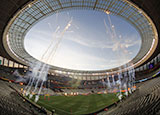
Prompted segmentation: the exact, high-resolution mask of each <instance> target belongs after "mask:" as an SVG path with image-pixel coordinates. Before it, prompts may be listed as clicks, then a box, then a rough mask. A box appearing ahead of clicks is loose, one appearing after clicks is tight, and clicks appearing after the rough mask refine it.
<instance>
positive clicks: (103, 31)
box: [24, 10, 141, 70]
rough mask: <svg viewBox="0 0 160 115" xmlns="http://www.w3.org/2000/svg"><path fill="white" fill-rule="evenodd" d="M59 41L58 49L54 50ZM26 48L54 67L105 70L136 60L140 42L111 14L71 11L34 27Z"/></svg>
mask: <svg viewBox="0 0 160 115" xmlns="http://www.w3.org/2000/svg"><path fill="white" fill-rule="evenodd" d="M109 18H110V19H111V23H110V22H109ZM110 25H111V26H110ZM66 27H68V28H67V29H66V30H65V28H66ZM113 31H115V33H116V34H114V32H113ZM60 39H61V41H60V43H59V44H58V47H57V49H56V50H53V49H54V48H55V45H56V44H57V42H58V41H59V40H60ZM52 41H53V43H52ZM51 43H52V45H51ZM24 45H25V49H26V50H27V52H28V53H29V54H30V55H32V56H33V57H35V58H36V59H38V60H42V61H44V62H46V63H49V64H51V65H54V66H58V67H63V68H69V69H78V70H104V69H110V68H114V67H118V66H120V65H123V64H125V63H127V62H128V61H129V60H131V59H133V58H134V57H135V56H136V55H137V53H138V51H139V49H140V46H141V38H140V36H139V34H138V32H137V31H136V29H135V28H134V27H133V26H132V25H130V24H129V23H128V22H126V21H125V20H124V19H122V18H120V17H117V16H113V15H111V14H109V17H108V15H107V14H106V13H104V12H99V11H92V10H68V11H63V12H57V13H55V14H53V15H51V16H49V17H47V18H45V19H43V20H41V21H40V22H38V23H37V24H35V25H34V26H33V27H32V28H31V30H30V31H29V32H28V33H27V35H26V37H25V41H24ZM49 46H51V47H50V48H49V50H48V52H47V53H46V54H45V58H44V59H42V55H43V54H44V52H45V51H46V50H47V48H48V47H49ZM54 52H55V54H53V53H54ZM52 54H53V55H52Z"/></svg>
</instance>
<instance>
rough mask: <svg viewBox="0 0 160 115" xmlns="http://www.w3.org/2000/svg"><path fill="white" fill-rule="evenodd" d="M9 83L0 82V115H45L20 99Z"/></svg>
mask: <svg viewBox="0 0 160 115" xmlns="http://www.w3.org/2000/svg"><path fill="white" fill-rule="evenodd" d="M10 84H12V83H9V82H6V81H2V80H0V92H1V93H0V115H45V113H44V112H42V110H41V109H39V108H37V107H35V106H33V105H32V103H29V102H28V101H26V100H25V99H24V98H23V97H21V96H20V95H19V94H18V93H17V92H16V91H15V90H14V89H13V88H12V87H11V86H10Z"/></svg>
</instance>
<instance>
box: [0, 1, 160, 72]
mask: <svg viewBox="0 0 160 115" xmlns="http://www.w3.org/2000/svg"><path fill="white" fill-rule="evenodd" d="M129 1H131V2H133V3H134V4H135V5H134V4H132V3H130V2H129ZM159 4H160V1H159V0H152V1H150V0H145V1H144V0H119V1H117V0H112V1H110V0H108V2H106V1H103V0H86V1H85V2H84V1H83V0H55V1H53V0H14V1H12V0H7V1H6V0H2V1H1V4H0V15H1V18H0V40H1V42H0V53H1V55H2V56H3V57H6V58H8V59H10V60H13V61H16V62H19V63H22V64H27V63H28V62H29V61H31V62H33V61H35V60H36V59H35V58H33V57H31V56H30V55H29V54H28V53H27V52H26V51H25V49H24V46H23V40H24V36H25V34H26V32H27V31H28V30H29V29H30V28H31V27H32V26H33V25H34V24H35V23H37V21H39V20H41V19H42V18H44V17H45V16H47V15H51V14H53V13H55V11H57V10H65V9H68V8H74V9H78V8H87V9H92V10H101V11H105V12H106V11H107V12H108V11H109V12H111V13H113V14H115V15H119V16H122V17H123V18H124V19H126V20H127V21H129V22H130V23H132V24H133V26H135V27H136V29H137V30H138V31H139V33H140V35H141V37H142V47H141V50H140V52H139V53H138V55H137V56H136V57H135V58H134V59H133V60H132V62H133V63H136V62H138V61H139V60H141V59H142V58H143V57H144V56H145V55H146V54H147V53H148V51H149V50H150V48H151V46H152V43H153V39H155V45H154V46H153V49H152V50H151V53H150V54H149V55H148V56H146V58H145V59H144V60H143V61H142V62H140V63H138V64H137V65H136V66H140V65H141V64H143V63H145V62H147V61H149V60H150V59H152V58H153V57H154V56H156V55H157V54H158V53H159V49H158V47H159V46H160V44H159V42H157V41H156V40H157V38H156V37H157V33H156V30H158V33H160V26H159V25H160V21H159V20H160V15H159V13H160V8H159ZM137 6H138V7H137ZM143 11H145V13H144V12H143ZM150 18H151V19H152V20H151V19H150ZM152 21H153V23H154V24H153V23H152ZM154 25H155V26H154ZM155 27H156V28H157V29H156V28H155ZM8 38H9V39H8ZM156 43H158V47H156ZM155 48H156V50H155V51H154V49H155ZM153 51H154V52H153ZM152 53H153V54H152ZM151 55H152V56H151ZM150 56H151V57H150ZM52 68H53V69H56V70H63V71H66V72H68V71H69V72H72V71H73V70H68V69H64V68H57V67H52ZM74 72H76V71H75V70H74ZM77 72H83V73H90V72H95V71H77ZM98 72H105V71H98Z"/></svg>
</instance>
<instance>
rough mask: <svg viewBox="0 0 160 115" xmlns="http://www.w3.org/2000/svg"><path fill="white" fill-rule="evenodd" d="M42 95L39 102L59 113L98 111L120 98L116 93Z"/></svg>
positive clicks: (60, 114)
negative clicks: (45, 96)
mask: <svg viewBox="0 0 160 115" xmlns="http://www.w3.org/2000/svg"><path fill="white" fill-rule="evenodd" d="M49 98H50V99H49V100H48V99H47V98H46V99H44V96H41V97H40V99H39V101H38V102H37V104H39V105H40V106H43V107H45V108H46V109H48V110H50V111H51V110H53V109H54V110H55V112H56V114H58V115H71V114H72V115H82V114H89V113H93V112H96V111H98V110H101V109H103V108H105V107H106V106H108V105H110V104H112V103H114V102H115V101H117V100H118V98H117V97H116V94H90V95H87V96H84V95H78V96H50V97H49Z"/></svg>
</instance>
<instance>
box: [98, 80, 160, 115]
mask: <svg viewBox="0 0 160 115" xmlns="http://www.w3.org/2000/svg"><path fill="white" fill-rule="evenodd" d="M159 83H160V77H158V78H155V79H152V80H149V81H146V82H144V83H141V85H140V86H139V87H138V89H137V90H136V91H135V92H134V93H133V94H132V95H130V96H129V97H126V98H125V99H124V100H123V101H122V102H121V103H118V106H117V107H113V108H111V109H110V110H109V111H107V112H104V113H100V115H136V114H137V115H148V114H149V115H159V114H160V96H159V93H160V84H159Z"/></svg>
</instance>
